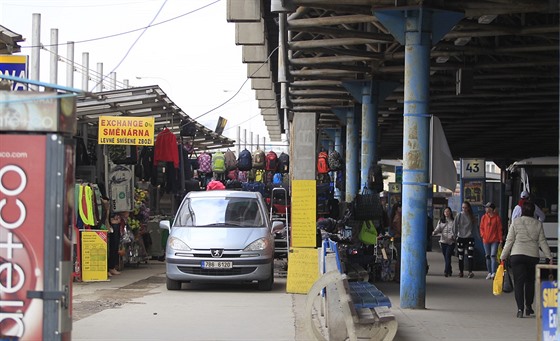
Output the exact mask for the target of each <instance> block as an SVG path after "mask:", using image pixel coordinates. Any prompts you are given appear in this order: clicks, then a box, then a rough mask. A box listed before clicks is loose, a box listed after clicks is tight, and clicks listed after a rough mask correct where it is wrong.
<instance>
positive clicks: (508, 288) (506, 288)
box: [502, 262, 513, 293]
mask: <svg viewBox="0 0 560 341" xmlns="http://www.w3.org/2000/svg"><path fill="white" fill-rule="evenodd" d="M509 269H510V268H509V266H508V264H507V262H506V264H505V266H504V283H503V284H502V292H505V293H510V292H512V291H513V280H512V279H511V275H510V274H509V272H510V271H509Z"/></svg>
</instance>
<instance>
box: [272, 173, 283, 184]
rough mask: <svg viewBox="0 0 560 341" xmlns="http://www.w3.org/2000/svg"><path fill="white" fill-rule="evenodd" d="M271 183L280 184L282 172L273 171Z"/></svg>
mask: <svg viewBox="0 0 560 341" xmlns="http://www.w3.org/2000/svg"><path fill="white" fill-rule="evenodd" d="M272 183H273V184H275V185H281V184H282V173H274V177H273V178H272Z"/></svg>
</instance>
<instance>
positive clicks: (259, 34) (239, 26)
mask: <svg viewBox="0 0 560 341" xmlns="http://www.w3.org/2000/svg"><path fill="white" fill-rule="evenodd" d="M264 42H265V34H264V21H263V20H262V19H261V21H259V22H250V23H235V44H236V45H264Z"/></svg>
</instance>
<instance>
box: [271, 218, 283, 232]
mask: <svg viewBox="0 0 560 341" xmlns="http://www.w3.org/2000/svg"><path fill="white" fill-rule="evenodd" d="M283 229H284V222H282V221H278V220H276V221H273V222H272V233H276V232H280V231H282V230H283Z"/></svg>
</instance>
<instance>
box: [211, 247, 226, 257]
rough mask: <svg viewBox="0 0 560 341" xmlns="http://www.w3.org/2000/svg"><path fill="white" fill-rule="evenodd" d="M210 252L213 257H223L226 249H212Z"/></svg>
mask: <svg viewBox="0 0 560 341" xmlns="http://www.w3.org/2000/svg"><path fill="white" fill-rule="evenodd" d="M210 253H211V254H212V258H221V257H222V255H223V254H224V249H210Z"/></svg>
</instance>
